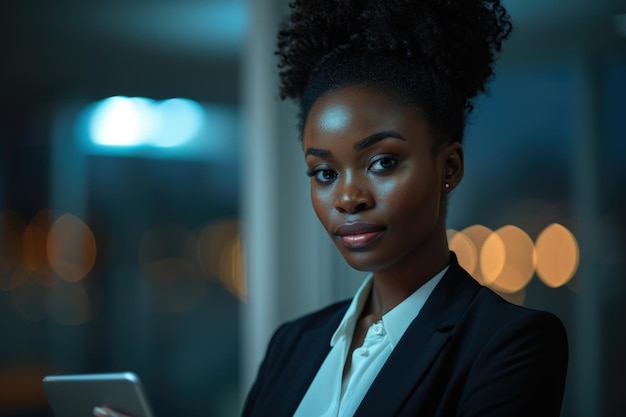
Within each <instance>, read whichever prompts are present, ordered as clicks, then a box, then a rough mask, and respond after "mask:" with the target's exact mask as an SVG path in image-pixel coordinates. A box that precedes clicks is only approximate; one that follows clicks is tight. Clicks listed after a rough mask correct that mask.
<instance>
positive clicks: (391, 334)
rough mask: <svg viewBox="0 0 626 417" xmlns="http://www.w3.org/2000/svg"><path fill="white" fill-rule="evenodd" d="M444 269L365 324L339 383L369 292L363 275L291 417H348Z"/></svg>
mask: <svg viewBox="0 0 626 417" xmlns="http://www.w3.org/2000/svg"><path fill="white" fill-rule="evenodd" d="M447 270H448V267H447V266H446V267H445V268H444V269H443V270H442V271H441V272H439V273H438V274H437V275H435V276H434V277H433V278H431V279H430V280H429V281H427V282H426V283H425V284H424V285H422V286H421V287H420V288H418V289H417V290H416V291H415V292H414V293H413V294H411V295H410V296H409V297H407V298H406V299H405V300H404V301H402V302H401V303H400V304H398V305H397V306H396V307H394V308H393V309H391V310H390V311H388V312H387V313H386V314H385V315H383V317H382V320H380V321H378V322H376V323H374V324H372V325H371V326H370V328H369V329H368V330H367V334H366V335H365V340H364V341H363V345H362V346H360V347H358V348H356V349H355V350H354V352H353V353H352V364H351V366H350V372H349V373H348V374H347V375H346V377H345V379H344V378H343V369H344V367H345V364H346V358H347V355H348V350H349V349H350V344H351V342H352V337H353V335H354V329H355V327H356V323H357V321H358V319H359V316H360V315H361V311H363V307H364V306H365V303H366V302H367V299H368V297H369V295H370V292H371V290H372V285H373V280H372V274H370V275H368V276H367V277H366V278H365V280H364V281H363V283H362V284H361V286H360V287H359V289H358V291H357V292H356V295H355V296H354V298H353V299H352V303H350V306H349V307H348V310H347V311H346V313H345V314H344V316H343V319H342V320H341V323H339V326H338V327H337V330H336V331H335V333H334V334H333V337H332V338H331V340H330V345H331V350H330V352H329V353H328V355H327V356H326V359H325V360H324V362H323V363H322V366H321V367H320V368H319V370H318V371H317V374H316V375H315V378H314V379H313V382H312V383H311V385H310V386H309V389H308V390H307V392H306V393H305V395H304V397H303V398H302V401H301V402H300V405H299V406H298V409H297V410H296V412H295V414H294V417H351V416H353V415H354V413H355V412H356V410H357V408H358V407H359V404H361V401H362V400H363V397H365V393H366V392H367V390H368V389H369V387H370V385H371V384H372V382H373V381H374V379H375V378H376V375H378V372H379V371H380V369H381V368H382V367H383V365H384V364H385V362H386V361H387V359H388V358H389V355H391V351H392V350H393V349H394V347H395V346H396V345H397V344H398V342H399V341H400V339H401V338H402V335H404V332H405V331H406V329H407V328H408V327H409V325H410V324H411V322H412V321H413V320H414V319H415V317H417V315H418V314H419V312H420V310H421V309H422V307H423V306H424V304H425V303H426V300H427V299H428V297H429V296H430V294H431V293H432V292H433V290H434V289H435V287H436V286H437V284H438V283H439V281H440V280H441V277H443V275H444V274H445V272H446V271H447Z"/></svg>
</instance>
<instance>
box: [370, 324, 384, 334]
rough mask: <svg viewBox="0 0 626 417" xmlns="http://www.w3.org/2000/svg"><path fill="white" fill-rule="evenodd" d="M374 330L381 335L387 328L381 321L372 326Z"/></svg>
mask: <svg viewBox="0 0 626 417" xmlns="http://www.w3.org/2000/svg"><path fill="white" fill-rule="evenodd" d="M372 331H373V332H374V334H378V335H381V334H383V333H384V332H385V329H384V328H383V324H382V323H380V322H379V323H375V324H374V325H373V326H372Z"/></svg>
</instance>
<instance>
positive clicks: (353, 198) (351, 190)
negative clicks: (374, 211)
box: [335, 175, 374, 214]
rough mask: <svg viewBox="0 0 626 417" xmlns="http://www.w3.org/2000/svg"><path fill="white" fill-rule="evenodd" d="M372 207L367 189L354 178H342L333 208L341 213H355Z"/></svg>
mask: <svg viewBox="0 0 626 417" xmlns="http://www.w3.org/2000/svg"><path fill="white" fill-rule="evenodd" d="M373 205H374V199H373V197H372V194H371V192H370V191H369V189H368V187H367V186H366V185H365V184H363V182H362V181H359V179H358V178H355V176H348V175H347V176H344V178H343V181H341V182H340V185H339V187H338V192H337V198H336V202H335V208H336V209H337V210H338V211H340V212H342V213H351V214H352V213H357V212H359V211H363V210H367V209H369V208H371V207H372V206H373Z"/></svg>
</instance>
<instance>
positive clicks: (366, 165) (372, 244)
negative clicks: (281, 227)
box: [303, 86, 463, 271]
mask: <svg viewBox="0 0 626 417" xmlns="http://www.w3.org/2000/svg"><path fill="white" fill-rule="evenodd" d="M303 145H304V152H305V159H306V164H307V166H308V171H309V175H310V176H311V199H312V202H313V208H314V209H315V213H316V214H317V216H318V218H319V220H320V222H321V223H322V225H323V226H324V228H325V229H326V231H327V232H328V234H329V235H330V236H331V238H332V239H333V241H334V242H335V244H336V245H337V247H338V248H339V250H340V252H341V253H342V255H343V256H344V258H345V259H346V261H347V262H348V263H349V264H350V265H351V266H352V267H353V268H355V269H357V270H361V271H395V270H397V269H398V268H404V267H408V268H414V267H419V266H420V265H421V266H422V267H424V265H425V264H422V262H426V263H427V262H428V261H429V260H431V259H433V258H434V259H440V258H439V257H440V256H441V251H445V252H446V254H447V250H448V248H447V240H446V230H445V218H444V217H445V207H444V205H445V202H444V201H445V199H444V198H443V194H444V193H445V192H447V191H449V190H451V189H452V188H453V187H454V186H456V184H457V183H458V181H460V176H459V175H458V173H459V172H461V173H462V165H463V157H462V149H461V146H460V144H458V143H456V144H454V145H450V146H448V147H443V148H442V149H440V150H438V151H436V147H435V142H434V138H433V136H432V133H431V129H430V127H429V125H428V123H427V122H426V120H425V119H424V118H423V117H422V116H421V114H420V113H419V111H417V110H416V109H415V108H413V107H408V106H402V105H400V104H398V103H397V102H396V101H394V100H393V99H392V98H391V97H389V96H388V95H386V94H384V93H381V92H378V91H377V90H373V89H370V88H368V87H362V86H353V87H347V88H344V89H341V90H339V91H334V92H329V93H326V94H325V95H323V96H322V97H320V98H319V99H318V100H317V101H316V103H315V104H314V105H313V107H312V109H311V111H310V113H309V114H308V117H307V119H306V123H305V126H304V134H303ZM461 175H462V174H461ZM457 177H458V178H457ZM446 182H447V183H449V185H450V187H449V188H445V183H446Z"/></svg>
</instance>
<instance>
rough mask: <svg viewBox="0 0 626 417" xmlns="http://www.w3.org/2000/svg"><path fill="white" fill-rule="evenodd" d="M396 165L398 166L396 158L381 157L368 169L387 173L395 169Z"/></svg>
mask: <svg viewBox="0 0 626 417" xmlns="http://www.w3.org/2000/svg"><path fill="white" fill-rule="evenodd" d="M396 165H398V160H397V159H396V158H394V157H392V156H389V155H381V156H379V157H377V158H376V159H374V160H373V161H372V163H371V164H370V166H369V167H368V168H367V169H368V170H369V171H373V172H385V171H389V170H391V169H393V168H394V167H395V166H396Z"/></svg>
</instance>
